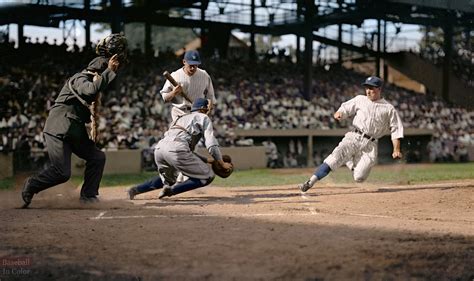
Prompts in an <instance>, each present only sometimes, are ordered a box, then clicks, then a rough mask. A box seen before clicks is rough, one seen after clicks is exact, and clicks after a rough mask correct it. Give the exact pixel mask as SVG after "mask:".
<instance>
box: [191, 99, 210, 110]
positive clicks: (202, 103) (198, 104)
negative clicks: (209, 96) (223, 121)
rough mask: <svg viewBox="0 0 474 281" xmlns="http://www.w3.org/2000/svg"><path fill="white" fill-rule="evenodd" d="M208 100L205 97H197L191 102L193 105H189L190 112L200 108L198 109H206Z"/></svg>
mask: <svg viewBox="0 0 474 281" xmlns="http://www.w3.org/2000/svg"><path fill="white" fill-rule="evenodd" d="M208 105H209V102H208V101H207V100H206V99H203V98H198V99H197V100H195V101H194V102H193V107H191V112H193V111H196V110H200V109H207V108H208Z"/></svg>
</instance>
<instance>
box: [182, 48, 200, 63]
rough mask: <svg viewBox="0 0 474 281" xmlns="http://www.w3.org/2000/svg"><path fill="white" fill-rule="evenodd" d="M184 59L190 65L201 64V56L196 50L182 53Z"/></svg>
mask: <svg viewBox="0 0 474 281" xmlns="http://www.w3.org/2000/svg"><path fill="white" fill-rule="evenodd" d="M184 60H185V61H186V62H187V63H188V64H190V65H198V64H201V58H200V57H199V52H198V51H196V50H191V51H187V52H186V53H185V54H184Z"/></svg>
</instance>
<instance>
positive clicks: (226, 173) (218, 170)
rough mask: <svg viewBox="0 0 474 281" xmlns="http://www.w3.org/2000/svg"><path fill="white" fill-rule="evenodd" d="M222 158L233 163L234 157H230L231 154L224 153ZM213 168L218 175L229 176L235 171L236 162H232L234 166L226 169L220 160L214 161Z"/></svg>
mask: <svg viewBox="0 0 474 281" xmlns="http://www.w3.org/2000/svg"><path fill="white" fill-rule="evenodd" d="M222 160H223V161H224V162H226V163H230V164H232V158H230V156H229V155H222ZM212 170H213V171H214V174H216V175H218V176H219V177H221V178H227V177H228V176H230V175H231V174H232V172H233V171H234V164H232V168H230V169H229V170H226V169H224V168H223V167H222V166H221V165H220V164H219V162H217V161H214V162H212Z"/></svg>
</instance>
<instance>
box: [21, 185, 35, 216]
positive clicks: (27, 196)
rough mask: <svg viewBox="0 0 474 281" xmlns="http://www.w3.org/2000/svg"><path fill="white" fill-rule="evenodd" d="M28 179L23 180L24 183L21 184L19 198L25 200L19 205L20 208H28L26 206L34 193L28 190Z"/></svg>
mask: <svg viewBox="0 0 474 281" xmlns="http://www.w3.org/2000/svg"><path fill="white" fill-rule="evenodd" d="M30 180H31V178H27V179H26V180H25V183H24V184H23V190H22V191H21V198H22V199H23V202H25V203H24V204H23V206H22V207H21V208H22V209H26V208H28V206H29V205H30V204H31V200H32V199H33V196H34V195H35V193H34V192H32V191H31V190H30V187H29V184H30Z"/></svg>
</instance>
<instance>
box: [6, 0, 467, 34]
mask: <svg viewBox="0 0 474 281" xmlns="http://www.w3.org/2000/svg"><path fill="white" fill-rule="evenodd" d="M307 15H308V16H310V17H311V19H312V26H313V29H318V28H320V27H324V26H327V25H333V24H354V25H360V24H361V23H362V22H363V21H364V20H366V19H381V20H387V21H393V22H401V23H409V24H418V25H429V26H441V25H443V23H445V22H446V21H447V20H449V21H450V22H451V23H452V24H453V25H458V26H471V27H472V25H473V18H474V16H473V15H474V1H472V0H430V1H428V0H316V1H306V0H273V1H272V0H240V1H239V0H214V1H212V0H202V1H196V0H156V1H151V0H148V1H147V0H142V1H126V0H123V1H122V0H101V1H94V0H84V1H77V0H76V1H74V0H69V1H67V0H60V1H58V0H49V1H48V0H44V1H41V0H35V1H1V2H0V25H3V24H10V23H19V24H20V23H21V24H24V25H37V26H49V27H51V26H55V27H58V23H59V21H63V20H71V19H77V20H89V21H92V22H111V21H114V20H115V19H119V20H120V21H121V22H123V23H129V22H146V23H150V24H156V25H161V26H181V27H207V26H209V25H218V24H223V25H225V26H226V27H229V28H231V29H240V30H241V31H243V32H257V33H264V34H277V35H281V34H299V33H301V32H302V28H301V27H302V26H303V25H305V26H306V24H307V21H308V16H307Z"/></svg>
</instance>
